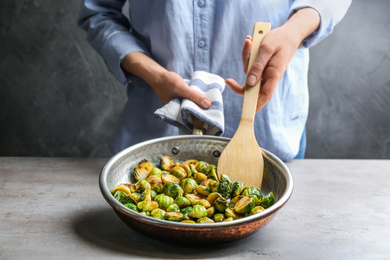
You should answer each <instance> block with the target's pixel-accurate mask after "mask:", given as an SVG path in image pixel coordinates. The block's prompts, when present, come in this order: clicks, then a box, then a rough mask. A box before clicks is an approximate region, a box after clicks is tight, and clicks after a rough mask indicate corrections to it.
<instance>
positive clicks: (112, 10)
mask: <svg viewBox="0 0 390 260" xmlns="http://www.w3.org/2000/svg"><path fill="white" fill-rule="evenodd" d="M125 1H126V0H111V1H104V0H85V1H83V3H82V5H81V10H80V13H79V17H78V20H77V24H78V25H79V26H80V27H81V28H82V29H84V30H85V31H86V32H87V34H88V36H87V40H88V42H89V43H90V44H91V46H92V47H93V48H94V49H95V50H96V51H97V52H98V53H99V54H100V55H101V56H102V57H103V60H104V62H105V63H106V65H107V67H108V69H109V71H110V72H111V73H112V74H113V75H114V76H115V77H116V78H117V79H118V80H119V81H120V82H121V83H122V84H126V83H127V82H128V81H129V80H130V79H131V77H132V75H131V74H130V73H128V72H126V71H124V70H123V69H122V68H121V65H120V64H121V63H122V61H123V59H124V58H125V57H126V55H127V54H129V53H131V52H134V51H139V52H143V53H145V54H147V55H149V48H148V47H147V46H146V45H145V44H144V43H143V42H142V41H141V40H140V39H139V38H137V37H136V36H135V35H134V34H133V33H132V32H131V29H130V28H131V25H130V22H129V20H128V18H127V17H126V16H125V15H124V14H123V13H122V7H123V5H124V3H125Z"/></svg>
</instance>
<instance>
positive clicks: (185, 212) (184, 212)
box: [180, 206, 192, 217]
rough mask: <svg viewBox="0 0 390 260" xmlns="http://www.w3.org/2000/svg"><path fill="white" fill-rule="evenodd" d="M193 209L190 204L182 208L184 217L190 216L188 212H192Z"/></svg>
mask: <svg viewBox="0 0 390 260" xmlns="http://www.w3.org/2000/svg"><path fill="white" fill-rule="evenodd" d="M191 210H192V207H191V206H188V207H185V208H182V209H181V210H180V212H181V213H183V215H184V217H185V216H188V213H190V212H191Z"/></svg>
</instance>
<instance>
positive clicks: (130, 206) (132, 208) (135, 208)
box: [124, 203, 138, 212]
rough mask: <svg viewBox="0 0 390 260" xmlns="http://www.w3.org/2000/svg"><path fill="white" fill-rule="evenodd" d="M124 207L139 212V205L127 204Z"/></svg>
mask: <svg viewBox="0 0 390 260" xmlns="http://www.w3.org/2000/svg"><path fill="white" fill-rule="evenodd" d="M124 205H125V206H126V207H128V208H129V209H131V210H134V211H136V212H138V209H137V205H135V204H133V203H126V204H124Z"/></svg>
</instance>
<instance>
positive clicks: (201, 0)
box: [198, 0, 206, 7]
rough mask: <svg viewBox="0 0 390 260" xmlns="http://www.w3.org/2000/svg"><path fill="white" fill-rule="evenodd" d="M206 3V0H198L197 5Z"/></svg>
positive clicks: (200, 5)
mask: <svg viewBox="0 0 390 260" xmlns="http://www.w3.org/2000/svg"><path fill="white" fill-rule="evenodd" d="M205 4H206V1H205V0H198V6H199V7H202V6H204V5H205Z"/></svg>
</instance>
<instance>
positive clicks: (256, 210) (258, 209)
mask: <svg viewBox="0 0 390 260" xmlns="http://www.w3.org/2000/svg"><path fill="white" fill-rule="evenodd" d="M262 211H264V208H263V207H262V206H256V207H254V208H253V209H252V210H251V212H249V215H250V216H252V215H255V214H257V213H260V212H262Z"/></svg>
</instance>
